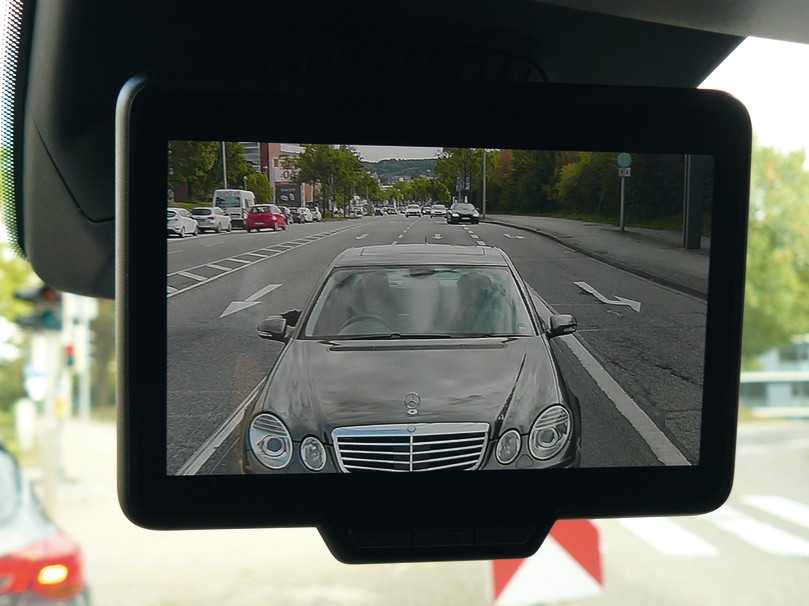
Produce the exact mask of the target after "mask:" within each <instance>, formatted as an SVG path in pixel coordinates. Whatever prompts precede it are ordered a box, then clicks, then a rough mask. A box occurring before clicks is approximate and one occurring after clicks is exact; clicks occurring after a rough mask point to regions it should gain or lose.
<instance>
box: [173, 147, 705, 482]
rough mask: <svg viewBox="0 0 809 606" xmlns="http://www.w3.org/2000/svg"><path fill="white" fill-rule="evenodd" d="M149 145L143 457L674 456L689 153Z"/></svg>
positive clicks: (698, 383) (252, 469)
mask: <svg viewBox="0 0 809 606" xmlns="http://www.w3.org/2000/svg"><path fill="white" fill-rule="evenodd" d="M248 148H249V151H248ZM256 149H257V150H258V153H257V154H256ZM168 162H169V183H168V188H167V190H168V203H167V206H168V211H167V236H168V241H167V248H168V251H167V252H168V255H167V272H166V273H167V293H166V296H167V307H168V312H167V313H168V343H167V351H168V377H167V378H168V394H167V402H168V409H167V452H166V456H167V473H168V474H171V475H176V474H228V475H230V474H241V473H248V474H256V473H259V474H263V473H362V472H422V471H441V470H449V471H466V470H497V469H548V468H558V467H638V466H656V465H693V464H697V463H698V462H699V439H700V427H701V416H702V382H703V352H704V346H705V343H704V341H705V316H706V296H707V284H708V282H707V277H708V258H709V250H710V224H711V211H712V198H713V162H712V159H711V158H710V157H705V156H697V155H683V154H635V153H627V152H615V151H612V152H608V151H605V152H576V151H547V150H521V149H500V148H488V149H485V150H484V149H479V148H475V149H472V148H433V147H421V148H419V147H379V146H364V145H326V144H288V143H264V142H259V143H258V144H257V145H256V144H253V143H251V144H249V146H248V147H245V145H244V144H242V143H236V142H225V144H224V145H223V144H222V143H221V142H218V141H171V142H169V154H168Z"/></svg>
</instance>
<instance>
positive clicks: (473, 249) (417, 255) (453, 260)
mask: <svg viewBox="0 0 809 606" xmlns="http://www.w3.org/2000/svg"><path fill="white" fill-rule="evenodd" d="M365 265H490V266H498V267H508V261H507V260H506V255H505V253H504V252H503V251H502V250H500V249H499V248H492V247H489V246H454V245H450V244H386V245H381V246H363V247H362V248H349V249H347V250H345V251H343V252H342V253H340V254H339V255H338V256H337V258H336V259H335V260H334V267H356V266H365Z"/></svg>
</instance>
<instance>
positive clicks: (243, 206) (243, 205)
mask: <svg viewBox="0 0 809 606" xmlns="http://www.w3.org/2000/svg"><path fill="white" fill-rule="evenodd" d="M255 204H256V196H255V194H254V193H253V192H251V191H248V190H244V189H217V190H216V191H214V193H213V204H212V205H211V206H218V207H219V208H222V209H224V211H225V212H226V213H227V214H228V216H229V217H230V223H231V225H232V226H233V227H235V228H236V229H242V228H244V224H245V221H246V220H247V213H248V212H249V210H250V209H251V208H252V207H253V206H254V205H255Z"/></svg>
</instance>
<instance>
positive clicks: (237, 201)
mask: <svg viewBox="0 0 809 606" xmlns="http://www.w3.org/2000/svg"><path fill="white" fill-rule="evenodd" d="M214 204H216V205H217V206H218V207H219V208H241V207H242V198H241V196H240V195H239V194H237V193H226V192H219V193H217V194H216V198H214Z"/></svg>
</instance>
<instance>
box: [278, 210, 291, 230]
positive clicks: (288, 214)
mask: <svg viewBox="0 0 809 606" xmlns="http://www.w3.org/2000/svg"><path fill="white" fill-rule="evenodd" d="M280 208H281V211H282V212H283V213H284V216H285V217H286V218H287V225H289V224H290V223H292V211H291V210H290V209H289V206H281V207H280Z"/></svg>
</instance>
